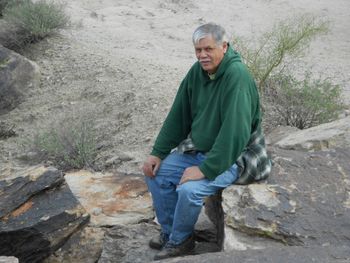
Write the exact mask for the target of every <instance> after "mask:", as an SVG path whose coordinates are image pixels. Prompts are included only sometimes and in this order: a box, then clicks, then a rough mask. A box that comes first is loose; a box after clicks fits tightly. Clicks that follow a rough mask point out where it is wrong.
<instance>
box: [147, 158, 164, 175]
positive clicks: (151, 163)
mask: <svg viewBox="0 0 350 263" xmlns="http://www.w3.org/2000/svg"><path fill="white" fill-rule="evenodd" d="M161 162H162V160H161V159H160V158H159V157H157V156H153V155H150V156H148V158H147V160H146V161H145V162H144V163H143V167H142V171H143V173H144V175H146V176H149V177H154V176H156V173H157V171H158V169H159V166H160V163H161Z"/></svg>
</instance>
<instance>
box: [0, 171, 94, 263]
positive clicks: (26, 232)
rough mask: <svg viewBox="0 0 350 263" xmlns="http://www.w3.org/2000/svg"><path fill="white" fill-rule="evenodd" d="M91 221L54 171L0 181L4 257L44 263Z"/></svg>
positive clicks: (0, 232) (1, 251)
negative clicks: (43, 261)
mask: <svg viewBox="0 0 350 263" xmlns="http://www.w3.org/2000/svg"><path fill="white" fill-rule="evenodd" d="M88 220H89V215H88V214H87V213H86V212H85V210H84V208H83V207H82V206H81V205H80V204H79V202H78V201H77V200H76V198H75V197H74V196H73V194H72V192H71V191H70V189H69V187H68V186H67V184H65V181H64V178H63V174H62V173H61V172H60V171H58V170H56V169H54V168H44V167H39V168H37V169H33V170H30V171H28V173H27V174H26V175H25V176H19V177H16V178H14V179H9V180H4V181H0V255H5V256H15V257H17V258H18V259H19V260H20V262H41V261H42V260H43V259H44V258H46V257H48V256H49V255H50V254H52V253H53V252H54V251H55V250H57V249H58V248H59V247H61V246H62V245H63V244H64V242H65V241H66V240H67V239H68V238H69V237H70V236H71V235H72V234H73V233H74V232H76V231H77V230H79V229H80V228H81V227H82V226H83V225H84V224H86V223H87V222H88Z"/></svg>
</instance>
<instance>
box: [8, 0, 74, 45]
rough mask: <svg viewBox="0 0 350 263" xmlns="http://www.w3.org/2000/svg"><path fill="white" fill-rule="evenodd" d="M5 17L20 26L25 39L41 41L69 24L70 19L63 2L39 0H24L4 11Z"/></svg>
mask: <svg viewBox="0 0 350 263" xmlns="http://www.w3.org/2000/svg"><path fill="white" fill-rule="evenodd" d="M3 16H4V19H5V20H6V21H7V22H9V23H10V24H13V25H15V26H16V27H18V28H19V30H20V32H21V34H24V36H22V38H23V39H29V40H30V41H31V42H36V41H39V40H41V39H43V38H45V37H46V36H48V35H50V34H52V33H53V32H55V31H56V30H57V29H60V28H63V27H65V26H67V25H68V23H69V19H68V16H67V15H66V14H65V12H64V7H63V5H61V4H56V3H54V2H52V1H45V0H39V1H35V2H32V1H30V0H22V1H19V3H17V4H15V5H9V6H8V7H7V8H6V9H5V10H4V11H3Z"/></svg>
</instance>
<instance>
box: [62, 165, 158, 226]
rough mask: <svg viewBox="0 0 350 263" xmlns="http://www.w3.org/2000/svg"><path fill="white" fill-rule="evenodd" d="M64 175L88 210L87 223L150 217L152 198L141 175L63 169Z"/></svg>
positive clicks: (132, 221)
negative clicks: (64, 170) (88, 217)
mask: <svg viewBox="0 0 350 263" xmlns="http://www.w3.org/2000/svg"><path fill="white" fill-rule="evenodd" d="M65 179H66V181H67V183H68V185H69V187H70V189H71V190H72V192H73V193H74V195H75V196H76V197H77V198H78V200H79V201H80V202H81V204H82V205H83V206H84V207H85V209H86V210H87V211H88V213H89V214H91V225H93V226H113V225H116V224H135V223H138V222H140V221H144V220H150V219H152V218H153V217H154V214H153V208H152V200H151V197H150V195H149V193H148V190H147V186H146V184H145V182H144V178H143V176H141V175H140V176H137V175H125V174H102V173H91V172H89V171H85V170H81V171H78V172H73V173H67V174H66V175H65Z"/></svg>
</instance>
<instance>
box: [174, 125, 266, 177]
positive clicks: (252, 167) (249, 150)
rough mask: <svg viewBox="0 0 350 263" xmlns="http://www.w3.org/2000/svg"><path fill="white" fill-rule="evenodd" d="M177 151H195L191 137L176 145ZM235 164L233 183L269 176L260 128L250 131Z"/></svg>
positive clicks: (263, 138)
mask: <svg viewBox="0 0 350 263" xmlns="http://www.w3.org/2000/svg"><path fill="white" fill-rule="evenodd" d="M177 151H178V152H179V153H194V152H197V150H196V147H195V145H194V144H193V142H192V139H191V138H187V139H185V140H183V141H182V142H181V143H180V144H179V146H178V147H177ZM236 164H237V166H238V179H237V180H236V181H235V184H249V183H252V182H254V181H260V180H263V179H266V178H267V177H268V176H269V174H270V172H271V166H272V165H271V160H270V158H269V157H268V155H267V151H266V146H265V137H264V134H263V133H262V131H261V129H258V130H256V131H255V132H253V133H252V135H251V136H250V139H249V142H248V144H247V146H246V147H245V148H244V150H243V152H242V154H241V155H240V156H239V157H238V159H237V161H236Z"/></svg>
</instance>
